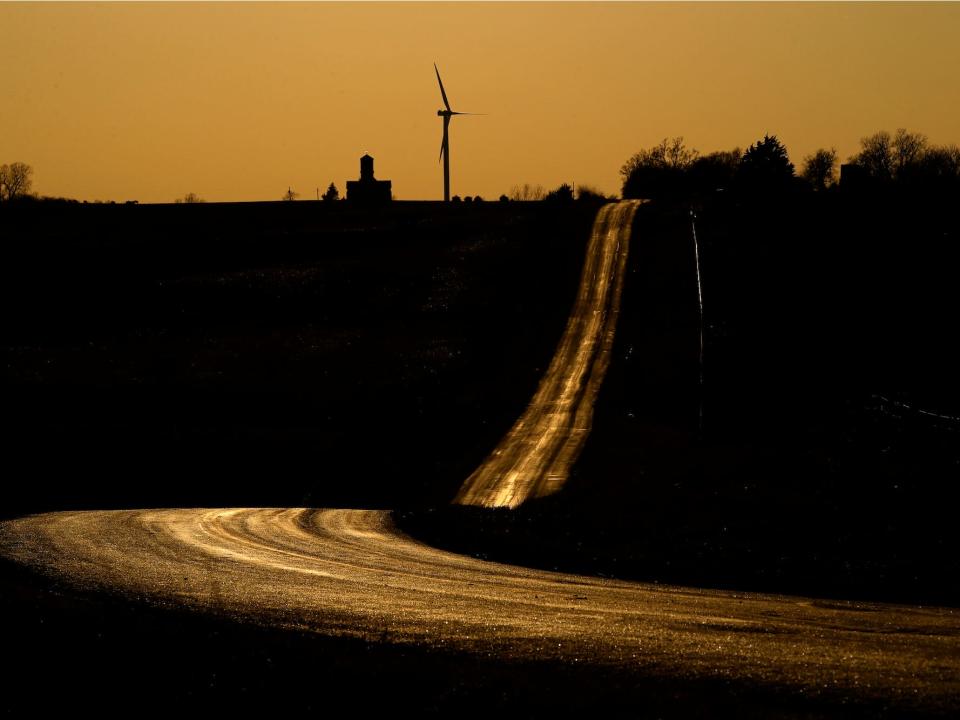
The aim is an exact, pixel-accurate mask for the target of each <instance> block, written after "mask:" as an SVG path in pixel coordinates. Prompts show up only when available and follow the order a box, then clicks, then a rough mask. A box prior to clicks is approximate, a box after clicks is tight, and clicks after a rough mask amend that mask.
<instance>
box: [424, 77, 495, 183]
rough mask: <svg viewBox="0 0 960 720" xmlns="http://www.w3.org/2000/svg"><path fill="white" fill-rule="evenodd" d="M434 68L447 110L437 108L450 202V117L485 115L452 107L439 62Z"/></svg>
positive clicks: (444, 181) (444, 170)
mask: <svg viewBox="0 0 960 720" xmlns="http://www.w3.org/2000/svg"><path fill="white" fill-rule="evenodd" d="M433 69H434V71H435V72H436V73H437V82H438V83H440V94H441V95H442V96H443V104H444V106H445V107H446V108H447V109H446V110H437V115H439V116H440V117H442V118H443V141H442V142H441V143H440V159H441V160H443V201H444V202H450V118H451V117H453V116H454V115H483V113H467V112H455V111H454V110H452V109H451V108H450V101H449V100H447V93H446V91H445V90H444V89H443V80H441V79H440V71H439V70H437V64H436V63H434V64H433Z"/></svg>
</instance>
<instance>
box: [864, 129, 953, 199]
mask: <svg viewBox="0 0 960 720" xmlns="http://www.w3.org/2000/svg"><path fill="white" fill-rule="evenodd" d="M950 158H951V154H950V148H949V147H947V148H938V147H936V146H931V145H930V144H929V142H928V141H927V136H926V135H924V134H923V133H914V132H908V131H907V130H906V128H898V129H897V131H896V132H895V133H894V134H893V135H891V134H890V133H888V132H887V131H886V130H881V131H880V132H878V133H874V134H873V135H870V136H868V137H865V138H862V139H861V140H860V152H859V153H857V154H856V155H854V156H853V157H851V158H850V162H851V163H853V164H855V165H857V166H859V167H860V168H861V172H863V173H865V174H866V175H867V177H869V178H870V179H871V180H872V181H874V182H880V183H886V182H890V181H895V182H906V183H910V184H920V185H927V184H929V183H931V182H936V181H935V180H934V178H937V177H943V176H944V170H946V173H945V174H946V176H949V175H950V170H949V167H948V166H949V165H950Z"/></svg>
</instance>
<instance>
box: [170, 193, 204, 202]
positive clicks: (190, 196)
mask: <svg viewBox="0 0 960 720" xmlns="http://www.w3.org/2000/svg"><path fill="white" fill-rule="evenodd" d="M173 202H175V203H176V204H177V205H180V204H186V205H195V204H197V203H202V202H206V200H204V199H203V198H202V197H200V196H199V195H197V194H196V193H192V192H190V193H187V194H186V195H184V196H183V197H182V198H177V199H176V200H174V201H173Z"/></svg>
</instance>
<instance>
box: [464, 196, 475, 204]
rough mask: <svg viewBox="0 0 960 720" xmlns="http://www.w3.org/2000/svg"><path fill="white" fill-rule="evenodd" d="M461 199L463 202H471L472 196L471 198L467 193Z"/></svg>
mask: <svg viewBox="0 0 960 720" xmlns="http://www.w3.org/2000/svg"><path fill="white" fill-rule="evenodd" d="M463 201H464V202H468V203H472V202H473V198H472V197H471V196H469V195H467V196H466V197H465V198H464V199H463Z"/></svg>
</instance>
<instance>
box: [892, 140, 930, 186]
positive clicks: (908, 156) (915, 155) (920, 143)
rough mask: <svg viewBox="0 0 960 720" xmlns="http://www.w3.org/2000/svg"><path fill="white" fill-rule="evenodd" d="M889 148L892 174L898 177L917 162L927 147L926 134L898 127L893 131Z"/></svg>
mask: <svg viewBox="0 0 960 720" xmlns="http://www.w3.org/2000/svg"><path fill="white" fill-rule="evenodd" d="M891 149H892V150H893V160H892V163H891V164H892V167H893V175H894V177H895V178H899V177H901V176H902V175H903V174H904V172H906V171H907V169H908V168H910V167H912V166H914V165H917V164H919V162H920V159H921V158H922V157H923V155H924V153H925V152H926V149H927V136H926V135H924V134H923V133H911V132H907V130H906V128H898V129H897V132H896V133H894V136H893V142H892V143H891Z"/></svg>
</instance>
